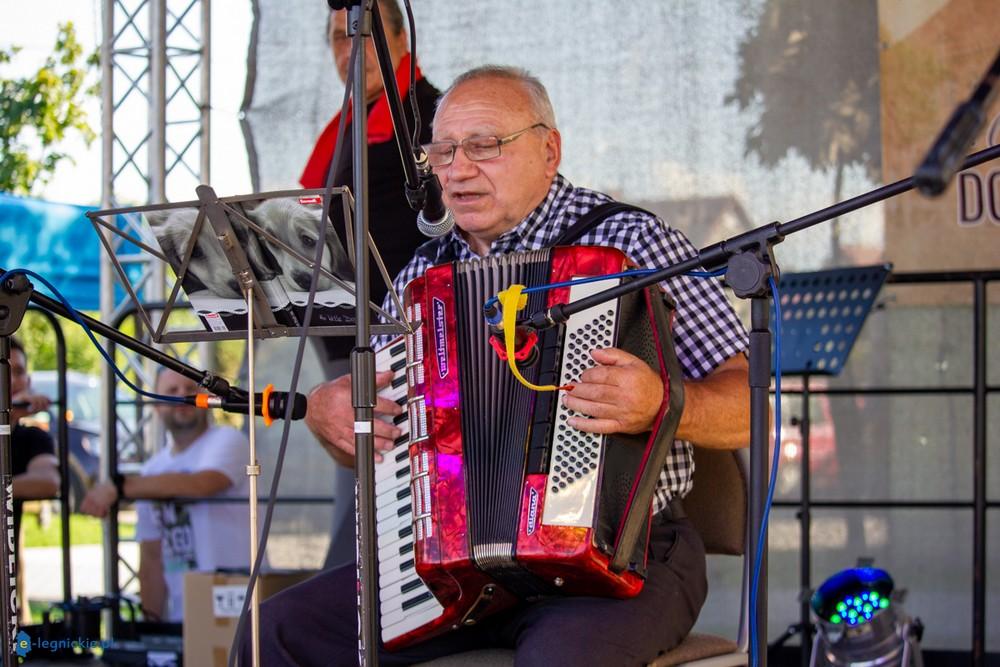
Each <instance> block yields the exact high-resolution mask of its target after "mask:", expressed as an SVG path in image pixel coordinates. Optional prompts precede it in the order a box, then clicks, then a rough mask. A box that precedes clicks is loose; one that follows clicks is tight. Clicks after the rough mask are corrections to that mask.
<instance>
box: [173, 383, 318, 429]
mask: <svg viewBox="0 0 1000 667" xmlns="http://www.w3.org/2000/svg"><path fill="white" fill-rule="evenodd" d="M289 399H291V401H292V419H302V418H303V417H305V416H306V407H307V406H308V399H307V398H306V396H305V394H300V393H298V392H295V393H294V394H290V393H289V392H287V391H270V390H269V389H268V390H265V391H264V392H263V393H257V394H254V405H253V407H254V411H253V412H254V414H255V415H257V416H258V417H263V418H264V422H265V423H267V424H270V421H271V420H272V419H284V418H285V408H286V407H287V406H288V401H289ZM184 403H186V404H187V405H194V406H196V407H199V408H206V409H207V408H220V409H222V410H225V411H226V412H234V413H237V414H241V415H246V414H250V403H249V401H243V400H239V401H236V400H231V399H228V398H222V397H221V396H214V395H212V394H195V395H194V396H185V397H184Z"/></svg>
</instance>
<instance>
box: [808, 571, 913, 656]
mask: <svg viewBox="0 0 1000 667" xmlns="http://www.w3.org/2000/svg"><path fill="white" fill-rule="evenodd" d="M902 600H903V592H902V591H896V590H895V587H894V584H893V581H892V577H890V576H889V573H888V572H886V571H885V570H880V569H878V568H874V567H855V568H850V569H847V570H842V571H840V572H838V573H837V574H835V575H833V576H832V577H830V578H829V579H827V580H826V581H825V582H823V585H822V586H820V587H819V588H818V589H817V590H816V592H815V593H814V594H813V596H812V599H811V601H810V604H811V606H812V610H813V613H814V614H815V615H816V620H817V622H816V630H817V632H816V637H815V639H814V640H813V649H812V660H811V662H810V665H811V666H812V667H822V666H825V665H830V666H832V667H861V666H862V665H864V666H865V667H894V666H898V667H922V665H923V658H922V656H921V654H920V638H921V636H922V635H923V624H921V622H920V619H919V618H910V616H909V615H907V613H906V612H905V611H904V610H903V606H902Z"/></svg>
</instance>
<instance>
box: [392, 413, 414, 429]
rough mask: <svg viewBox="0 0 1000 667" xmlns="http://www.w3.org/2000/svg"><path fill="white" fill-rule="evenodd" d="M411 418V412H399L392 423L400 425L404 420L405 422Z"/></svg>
mask: <svg viewBox="0 0 1000 667" xmlns="http://www.w3.org/2000/svg"><path fill="white" fill-rule="evenodd" d="M409 418H410V413H408V412H404V413H402V414H398V415H396V416H395V417H393V418H392V423H393V424H395V425H396V426H399V425H400V424H402V423H403V422H405V421H406V420H408V419H409Z"/></svg>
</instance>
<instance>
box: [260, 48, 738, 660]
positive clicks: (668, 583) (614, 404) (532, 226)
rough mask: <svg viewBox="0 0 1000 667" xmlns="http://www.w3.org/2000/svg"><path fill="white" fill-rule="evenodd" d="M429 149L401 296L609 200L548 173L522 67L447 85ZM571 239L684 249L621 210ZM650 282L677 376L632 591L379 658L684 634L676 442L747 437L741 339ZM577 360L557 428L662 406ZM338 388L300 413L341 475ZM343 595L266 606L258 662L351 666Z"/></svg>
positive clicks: (687, 585)
mask: <svg viewBox="0 0 1000 667" xmlns="http://www.w3.org/2000/svg"><path fill="white" fill-rule="evenodd" d="M433 139H434V141H433V142H432V143H431V144H428V145H427V146H425V147H424V148H425V150H426V151H427V153H428V155H429V159H430V161H431V164H432V165H433V167H434V171H435V173H436V174H437V175H438V177H439V178H440V180H441V185H442V189H443V192H444V199H445V203H446V204H447V206H448V207H449V208H450V209H451V210H452V212H453V213H454V216H455V220H456V224H457V228H456V229H454V230H452V231H451V232H450V233H448V234H446V235H444V236H442V237H440V238H437V239H434V240H431V241H428V242H427V243H425V244H424V245H423V246H421V248H420V249H419V250H418V251H417V253H416V255H415V257H414V258H413V260H412V261H411V262H410V263H409V264H408V265H407V266H406V268H404V269H403V271H402V272H401V273H400V274H399V276H398V277H397V278H396V280H395V285H396V288H397V289H398V290H400V291H401V290H402V289H403V288H404V287H405V286H406V285H407V284H408V283H409V282H410V281H411V280H412V279H414V278H418V277H420V276H423V275H424V274H425V272H427V270H428V269H429V268H430V267H432V266H435V265H439V264H442V263H444V262H452V261H458V262H465V261H467V260H476V259H479V258H482V257H488V256H495V255H501V254H507V253H520V252H525V251H530V250H537V249H541V248H548V247H550V246H552V245H553V244H554V243H555V241H556V240H557V239H558V238H559V237H560V236H561V235H562V234H563V233H564V232H566V230H567V229H568V228H570V227H571V226H572V225H573V224H574V222H576V221H578V220H579V219H580V218H581V217H582V216H585V215H586V214H587V213H588V212H589V211H591V210H592V209H594V208H595V207H597V206H599V205H601V204H604V203H606V202H608V201H609V200H610V198H609V197H607V196H606V195H604V194H601V193H598V192H594V191H591V190H586V189H583V188H577V187H574V186H573V185H572V184H571V183H569V182H568V181H567V180H566V179H565V178H564V177H563V176H562V175H561V174H559V172H558V168H559V163H560V158H561V138H560V134H559V131H558V130H557V129H556V121H555V116H554V113H553V110H552V106H551V103H550V102H549V99H548V94H547V92H546V91H545V88H544V87H543V86H542V84H541V83H540V82H539V81H538V80H537V79H536V78H534V77H533V76H531V75H530V74H528V73H527V72H524V71H522V70H519V69H515V68H509V67H497V66H487V67H480V68H477V69H474V70H471V71H469V72H467V73H465V74H463V75H461V76H459V77H458V78H457V79H456V81H455V82H454V84H453V85H452V86H451V88H450V89H449V90H448V91H447V92H446V93H445V95H444V96H443V97H442V99H441V101H440V103H439V105H438V109H437V113H436V115H435V118H434V132H433ZM578 243H579V244H580V245H587V246H611V247H615V248H618V249H619V250H621V251H622V252H623V253H624V254H625V255H626V256H627V257H628V258H629V259H630V260H631V261H632V262H634V263H635V264H636V265H638V266H639V267H645V268H659V267H664V266H668V265H670V264H672V263H675V262H677V261H680V260H683V259H687V258H689V257H692V256H693V255H694V253H695V249H694V248H693V246H692V245H691V244H690V242H689V241H688V240H687V239H686V238H684V236H683V235H682V234H680V233H679V232H677V231H676V230H673V229H671V228H670V227H668V226H667V225H666V224H665V223H664V222H663V221H662V220H660V219H658V218H656V217H654V216H652V215H651V214H649V213H647V212H645V211H641V210H638V209H634V208H632V209H627V210H619V211H618V212H616V213H613V214H611V215H609V216H607V217H605V218H604V219H603V220H602V221H601V222H600V223H599V224H597V225H596V226H594V227H592V228H591V229H589V231H586V232H585V233H584V235H583V236H582V237H581V238H579V240H578ZM662 287H663V288H664V290H665V291H666V293H667V294H669V295H670V296H671V297H672V299H673V300H674V301H675V302H676V311H675V314H674V318H673V334H672V335H673V342H674V347H675V350H676V357H677V360H678V361H679V365H680V369H681V372H682V373H683V378H684V379H683V389H684V406H683V412H682V413H681V415H680V417H679V422H678V423H677V424H676V433H675V435H674V439H673V441H672V442H671V443H670V444H669V446H668V447H667V450H668V451H667V453H666V456H665V459H661V460H662V463H658V464H657V466H658V468H659V469H660V473H659V479H658V480H657V481H656V486H655V492H654V493H653V494H652V511H653V519H652V521H651V522H650V523H651V531H650V535H649V541H648V547H647V549H648V551H647V562H646V564H645V567H646V571H645V579H644V583H643V585H642V588H641V591H639V592H638V594H637V595H634V596H633V597H628V598H624V599H619V598H612V597H599V596H589V595H586V594H584V595H575V596H559V595H544V596H536V597H533V598H531V599H530V601H520V602H518V603H516V604H514V605H513V606H511V607H509V608H507V609H506V610H504V611H501V612H499V613H497V614H495V615H491V616H488V617H487V618H485V619H482V620H481V621H480V622H477V623H475V624H474V625H468V626H466V627H461V628H460V629H457V630H454V631H450V632H447V633H444V634H438V635H437V636H434V637H431V638H429V639H426V640H423V641H417V642H414V643H409V644H408V645H406V646H403V647H401V648H398V649H395V650H391V651H387V650H385V648H384V647H383V648H382V650H381V651H380V661H382V662H383V663H384V664H409V663H412V662H419V661H423V660H430V659H433V658H435V657H438V656H442V655H448V654H453V653H458V652H462V651H467V650H472V649H478V648H487V647H504V648H511V649H514V650H515V651H516V659H515V663H516V664H517V665H519V666H520V665H539V666H541V665H545V666H546V667H549V666H552V665H626V664H628V665H632V664H636V665H638V664H644V663H646V662H648V661H650V660H652V659H653V658H654V657H655V656H656V655H657V653H658V652H660V651H662V650H664V649H668V648H671V647H673V646H674V645H676V644H678V643H679V642H680V641H681V640H682V639H683V638H684V636H685V635H686V634H687V633H688V632H689V631H690V630H691V627H692V626H693V625H694V622H695V620H696V619H697V616H698V612H699V611H700V609H701V606H702V604H703V602H704V600H705V596H706V593H707V583H706V579H705V551H704V546H703V544H702V543H701V540H700V538H699V536H698V534H697V532H696V531H695V530H694V528H693V527H692V526H691V524H690V523H689V522H688V521H687V520H686V519H685V518H684V517H683V510H682V508H681V505H680V499H681V498H682V497H683V496H684V495H685V494H686V493H687V492H688V491H689V490H690V488H691V483H692V482H691V474H692V472H693V467H694V466H693V461H692V454H691V451H692V450H691V443H697V444H698V445H700V446H702V447H714V448H736V447H740V446H743V445H744V444H745V443H746V441H747V439H748V432H749V390H748V386H747V382H748V377H747V373H748V370H747V368H748V367H747V362H746V357H745V355H744V352H745V350H746V346H747V337H746V332H745V330H744V328H743V326H742V324H741V323H740V321H739V320H738V318H737V317H736V315H735V313H734V312H733V310H732V308H731V306H730V305H729V303H728V302H727V300H726V298H725V296H724V294H723V292H722V290H721V288H720V287H719V285H718V284H717V283H716V282H715V281H709V280H704V279H700V278H696V277H686V276H680V277H676V278H673V279H670V280H669V281H668V282H666V283H664V284H663V285H662ZM391 307H392V304H391V303H389V304H387V308H391ZM588 354H590V355H591V357H592V362H593V365H592V367H590V368H589V369H588V370H585V371H584V372H583V373H582V375H581V376H580V377H579V379H578V381H576V382H575V383H574V384H573V386H572V388H571V389H567V390H566V391H563V392H560V397H559V400H560V401H562V403H563V405H564V406H565V407H566V408H569V409H571V410H573V411H574V412H575V413H576V416H572V417H570V418H569V419H568V420H567V421H568V425H569V426H570V427H572V428H575V429H579V430H580V431H584V432H589V433H598V434H619V433H624V434H639V433H643V432H646V431H650V429H651V428H653V422H654V420H655V419H656V418H657V415H658V414H660V413H661V406H662V405H663V402H664V394H665V387H664V380H663V379H662V378H661V375H660V374H658V373H657V372H655V371H654V370H653V369H652V368H651V367H650V366H649V365H648V364H647V363H646V362H645V361H643V360H642V359H640V358H639V357H638V356H636V355H633V354H631V353H629V352H626V351H625V350H623V349H618V348H615V347H606V348H604V349H601V348H600V347H595V348H594V349H591V350H588ZM391 377H392V373H391V372H381V373H378V374H377V375H376V381H377V382H378V384H379V387H385V386H386V385H387V384H388V383H389V382H390V379H391ZM350 392H351V388H350V377H349V376H344V377H340V378H337V379H335V380H332V381H330V382H328V383H325V384H323V385H321V386H319V387H317V388H316V389H315V390H314V391H313V393H312V395H311V397H310V399H309V412H308V415H307V417H306V419H307V423H308V424H309V426H310V428H311V429H312V431H313V433H314V434H316V436H317V437H318V438H319V439H320V441H321V442H322V443H323V445H324V447H326V448H327V450H328V451H329V452H330V454H331V455H332V456H333V457H334V458H335V459H336V460H337V461H339V462H341V463H343V464H345V465H349V464H353V457H354V413H353V409H352V406H351V393H350ZM402 411H403V409H402V408H401V407H400V405H399V404H397V402H394V401H392V400H389V399H387V398H383V397H381V396H380V398H379V399H378V403H377V405H376V412H379V413H382V414H383V415H388V416H394V415H398V414H400V413H401V412H402ZM400 434H401V431H400V429H399V428H398V427H397V426H396V425H394V424H393V420H391V419H390V420H378V419H377V420H375V426H374V435H375V447H376V451H378V452H383V453H384V452H387V451H389V450H390V449H392V448H393V446H394V441H395V440H396V439H397V438H398V437H399V436H400ZM356 586H357V583H356V573H355V569H354V567H353V566H351V567H346V568H340V569H337V570H332V571H328V572H324V573H322V574H320V575H318V576H316V577H315V578H313V579H312V580H310V581H308V582H305V583H304V584H300V585H299V586H296V587H295V588H292V589H289V590H287V591H285V592H283V593H282V594H279V595H278V596H276V597H274V598H272V599H271V600H269V601H267V602H266V603H265V604H264V605H263V609H262V623H261V632H262V637H261V651H262V660H263V664H266V665H285V664H288V665H293V664H294V665H321V664H322V665H349V664H356V661H357V629H356V624H357V609H356V603H357V597H356ZM245 648H246V643H244V649H245ZM390 648H392V647H390Z"/></svg>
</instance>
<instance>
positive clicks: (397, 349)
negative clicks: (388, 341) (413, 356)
mask: <svg viewBox="0 0 1000 667" xmlns="http://www.w3.org/2000/svg"><path fill="white" fill-rule="evenodd" d="M404 352H406V341H404V340H401V341H399V343H397V344H396V345H393V346H392V347H390V348H389V356H390V357H398V356H399V355H401V354H403V353H404Z"/></svg>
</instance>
